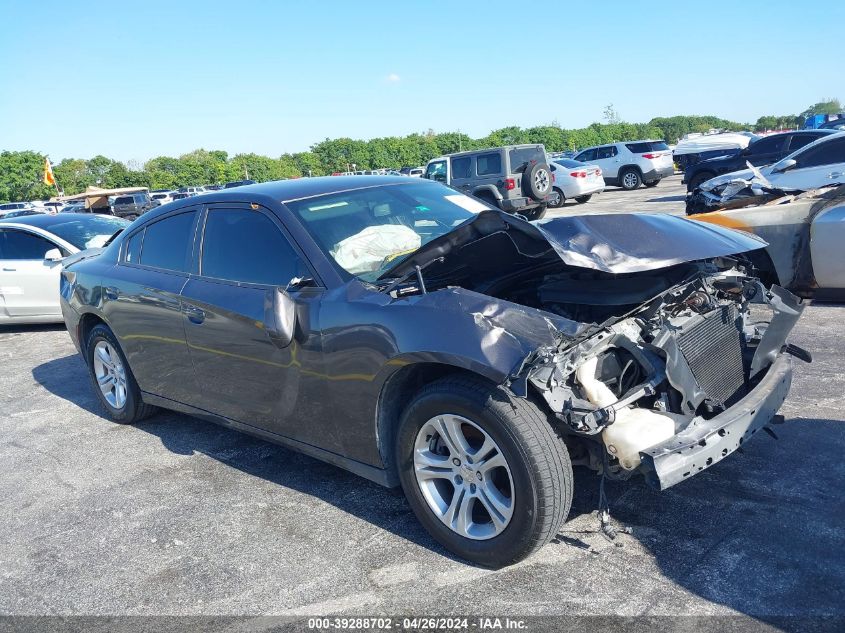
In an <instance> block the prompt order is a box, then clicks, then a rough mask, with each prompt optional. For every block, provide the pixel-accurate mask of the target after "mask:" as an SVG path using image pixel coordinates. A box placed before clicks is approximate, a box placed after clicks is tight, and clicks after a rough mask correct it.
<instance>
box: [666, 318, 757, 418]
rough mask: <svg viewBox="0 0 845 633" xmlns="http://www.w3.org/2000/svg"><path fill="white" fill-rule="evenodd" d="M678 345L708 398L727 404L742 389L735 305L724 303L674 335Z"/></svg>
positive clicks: (740, 356) (742, 380)
mask: <svg viewBox="0 0 845 633" xmlns="http://www.w3.org/2000/svg"><path fill="white" fill-rule="evenodd" d="M678 347H679V348H680V350H681V353H682V354H683V355H684V358H685V359H686V361H687V364H688V365H689V368H690V369H691V370H692V373H693V375H694V376H695V379H696V381H697V382H698V384H699V386H700V387H701V389H702V391H704V393H706V394H707V396H708V401H709V402H710V404H712V405H716V406H722V407H725V406H729V405H731V404H733V402H734V401H735V400H736V399H738V398H740V397H741V396H742V395H744V393H745V369H744V366H743V362H742V345H741V342H740V331H739V328H738V327H737V309H736V306H734V305H726V306H722V307H720V308H717V309H716V310H713V311H712V312H708V313H707V314H706V315H705V317H704V319H703V320H702V321H700V322H699V323H697V324H696V325H694V326H693V327H691V328H690V329H689V330H687V331H686V332H684V333H682V334H681V335H680V336H679V337H678Z"/></svg>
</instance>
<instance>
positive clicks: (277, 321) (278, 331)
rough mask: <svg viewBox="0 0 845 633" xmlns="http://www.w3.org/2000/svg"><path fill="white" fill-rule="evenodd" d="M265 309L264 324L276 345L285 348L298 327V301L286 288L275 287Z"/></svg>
mask: <svg viewBox="0 0 845 633" xmlns="http://www.w3.org/2000/svg"><path fill="white" fill-rule="evenodd" d="M272 293H273V298H272V300H271V301H268V302H267V304H268V305H266V306H265V310H264V326H265V328H266V330H267V334H268V335H269V336H270V340H271V341H273V343H274V344H275V345H276V347H280V348H285V347H287V346H288V345H290V344H291V342H292V341H293V333H294V328H295V327H296V303H295V302H294V300H293V299H292V298H291V296H290V295H289V294H288V293H287V291H286V290H285V289H284V288H275V289H274V290H273V291H272Z"/></svg>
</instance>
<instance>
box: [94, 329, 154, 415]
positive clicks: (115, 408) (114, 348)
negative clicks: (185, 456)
mask: <svg viewBox="0 0 845 633" xmlns="http://www.w3.org/2000/svg"><path fill="white" fill-rule="evenodd" d="M85 361H86V362H87V363H88V374H89V375H90V377H91V383H92V385H93V387H94V393H95V394H97V398H98V399H99V400H100V403H101V404H102V405H103V407H105V409H106V411H107V412H108V414H109V417H110V418H111V419H112V420H114V421H115V422H118V423H119V424H134V423H135V422H140V421H141V420H143V419H144V418H148V417H149V416H151V415H152V414H153V413H155V412H156V411H157V408H156V407H154V406H152V405H149V404H144V402H143V400H141V390H140V389H139V388H138V383H137V382H136V381H135V376H134V375H133V374H132V370H131V369H129V363H127V362H126V357H125V356H124V355H123V350H121V349H120V344H119V343H118V342H117V338H116V337H115V335H114V333H113V332H112V331H111V329H110V328H109V327H108V326H106V325H103V324H100V325H96V326H94V327H93V328H92V329H91V333H90V334H89V335H88V340H87V342H86V344H85Z"/></svg>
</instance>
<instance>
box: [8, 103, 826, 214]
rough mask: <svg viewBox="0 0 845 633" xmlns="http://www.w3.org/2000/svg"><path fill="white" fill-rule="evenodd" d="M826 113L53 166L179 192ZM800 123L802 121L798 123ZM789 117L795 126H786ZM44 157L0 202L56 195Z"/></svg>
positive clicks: (427, 136) (28, 161)
mask: <svg viewBox="0 0 845 633" xmlns="http://www.w3.org/2000/svg"><path fill="white" fill-rule="evenodd" d="M828 110H832V111H837V112H838V111H839V110H841V106H840V104H839V102H838V100H835V99H833V100H830V101H825V102H821V103H818V104H815V105H814V106H811V107H810V108H808V109H807V110H806V111H805V112H803V113H801V115H790V116H786V117H760V119H758V121H757V123H756V124H748V123H738V122H735V121H728V120H725V119H720V118H718V117H713V116H674V117H658V118H654V119H652V120H651V121H649V122H648V123H625V122H621V121H619V120H618V115H616V113H615V111H614V110H613V107H612V105H611V106H608V108H607V109H606V111H605V119H606V120H607V121H608V122H607V123H593V124H592V125H590V126H588V127H586V128H580V129H565V128H562V127H561V126H560V125H558V124H557V123H552V124H551V125H543V126H537V127H531V128H521V127H517V126H511V127H505V128H501V129H499V130H494V131H493V132H490V134H488V135H487V136H484V137H482V138H471V137H469V136H468V135H466V134H461V133H459V132H443V133H435V132H434V131H433V130H428V131H427V132H424V133H419V134H409V135H407V136H404V137H398V136H389V137H382V138H373V139H370V140H367V141H364V140H357V139H351V138H337V139H326V140H324V141H321V142H319V143H316V144H315V145H312V146H311V149H310V150H309V151H307V152H297V153H292V154H282V155H281V156H279V157H277V158H273V157H269V156H261V155H259V154H252V153H250V154H236V155H234V156H229V154H228V153H227V152H225V151H222V150H211V151H209V150H205V149H198V150H194V151H193V152H190V153H188V154H183V155H182V156H178V157H171V156H158V157H156V158H152V159H150V160H148V161H147V162H146V163H144V164H143V165H142V166H139V165H132V164H126V163H123V162H120V161H117V160H113V159H111V158H108V157H106V156H95V157H93V158H91V159H83V158H66V159H64V160H62V161H61V162H60V163H58V164H56V165H54V166H53V173H54V175H55V178H56V182H57V183H58V186H59V187H60V188H61V189H62V191H63V192H64V193H65V194H67V195H71V194H75V193H80V192H82V191H84V190H85V188H86V187H88V186H91V185H94V186H98V187H103V188H117V187H149V188H150V189H176V188H178V187H183V186H188V185H205V184H214V183H223V182H228V181H233V180H243V179H245V178H251V179H253V180H256V181H259V182H264V181H268V180H282V179H286V178H299V177H302V176H322V175H328V174H331V173H333V172H341V171H347V170H349V169H352V168H353V167H352V166H353V165H354V166H355V167H354V169H378V168H393V169H398V168H400V167H403V166H412V167H415V166H418V165H425V163H426V162H428V161H429V160H431V159H432V158H434V157H436V156H440V155H443V154H450V153H453V152H457V151H462V150H471V149H483V148H486V147H497V146H501V145H510V144H514V143H542V144H543V145H545V146H546V149H547V150H548V151H551V152H559V151H567V150H576V149H579V148H582V147H587V146H590V145H599V144H602V143H611V142H617V141H632V140H637V139H644V138H662V139H664V140H665V141H666V142H668V143H675V142H677V141H678V139H680V138H682V137H683V136H684V135H685V134H688V133H690V132H706V131H708V130H710V129H711V128H719V129H724V130H747V129H755V130H758V131H763V130H767V129H773V128H777V127H796V125H797V126H798V127H800V125H801V124H803V120H804V117H805V116H807V115H808V114H813V113H816V112H820V111H828ZM608 113H609V114H608ZM790 117H791V119H790ZM799 119H800V121H801V124H798V120H799ZM790 120H791V123H788V122H789V121H790ZM781 123H783V124H784V125H781ZM44 160H45V155H44V154H41V153H39V152H36V151H29V150H28V151H17V152H11V151H4V152H2V153H0V201H2V202H8V201H12V202H17V201H25V200H44V199H47V198H49V197H50V196H54V195H56V191H55V189H54V188H53V187H52V186H47V185H45V184H43V182H42V177H43V170H44Z"/></svg>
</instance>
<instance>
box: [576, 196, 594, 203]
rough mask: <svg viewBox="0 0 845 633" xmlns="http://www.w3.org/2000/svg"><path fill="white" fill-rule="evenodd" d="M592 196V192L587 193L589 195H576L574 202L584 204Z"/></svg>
mask: <svg viewBox="0 0 845 633" xmlns="http://www.w3.org/2000/svg"><path fill="white" fill-rule="evenodd" d="M592 197H593V194H589V195H586V196H578V197H577V198H575V202H577V203H578V204H586V203H587V202H589V201H590V198H592Z"/></svg>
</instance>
